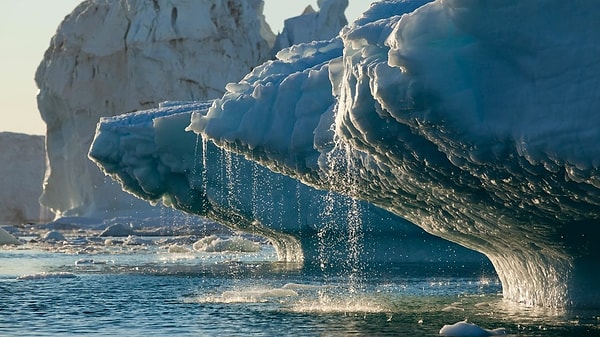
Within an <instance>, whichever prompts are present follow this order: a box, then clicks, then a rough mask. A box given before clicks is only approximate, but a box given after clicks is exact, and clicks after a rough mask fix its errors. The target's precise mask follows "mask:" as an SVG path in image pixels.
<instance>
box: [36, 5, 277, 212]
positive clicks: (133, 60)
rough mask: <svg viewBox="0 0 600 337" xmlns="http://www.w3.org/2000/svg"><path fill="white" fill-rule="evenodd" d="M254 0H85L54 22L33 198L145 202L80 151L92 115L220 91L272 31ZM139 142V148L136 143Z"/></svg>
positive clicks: (64, 204)
mask: <svg viewBox="0 0 600 337" xmlns="http://www.w3.org/2000/svg"><path fill="white" fill-rule="evenodd" d="M262 6H263V2H262V1H260V0H227V1H226V0H207V1H185V0H154V1H147V0H119V1H116V0H115V1H102V0H88V1H85V2H83V3H82V4H81V5H79V6H78V7H77V8H76V9H75V10H74V11H73V12H72V13H71V14H70V15H68V16H67V17H66V18H65V20H64V21H63V22H62V23H61V25H60V26H59V27H58V31H57V33H56V35H55V36H54V37H53V38H52V41H51V43H50V47H49V48H48V50H47V51H46V53H45V55H44V59H43V61H42V62H41V64H40V65H39V68H38V70H37V73H36V76H35V80H36V83H37V85H38V87H39V89H40V92H39V94H38V107H39V110H40V112H41V115H42V118H43V119H44V121H45V122H46V125H47V134H46V142H47V153H48V164H49V165H48V167H47V172H46V180H45V184H44V191H43V194H42V198H41V201H42V203H43V204H44V205H46V206H47V207H49V208H51V209H52V210H53V211H54V212H55V213H56V215H57V216H58V217H60V216H66V215H79V216H102V214H103V213H104V212H107V211H110V212H111V216H112V215H114V214H115V213H116V212H119V211H122V210H125V211H127V210H129V209H132V208H133V209H143V208H148V205H147V204H146V203H141V202H139V201H138V200H137V199H135V198H132V197H131V196H129V195H127V194H125V193H123V192H122V191H121V190H120V188H119V187H118V186H117V185H115V184H114V183H112V182H111V181H110V180H107V179H105V177H104V175H102V173H101V172H100V171H99V170H98V168H97V167H95V166H94V165H93V163H91V162H90V161H89V160H88V159H87V151H88V149H89V145H90V143H91V141H92V138H93V135H94V130H95V127H96V123H97V122H98V119H99V118H100V117H102V116H112V115H115V114H121V113H123V112H128V111H134V110H138V109H145V108H149V107H153V106H156V105H157V104H158V103H159V102H161V101H164V100H204V99H209V98H215V97H219V96H221V95H222V94H223V92H224V88H225V85H226V84H227V83H228V82H231V81H237V80H239V79H240V78H241V77H242V76H243V75H244V74H245V73H247V72H248V71H250V69H252V67H254V66H255V65H257V64H260V63H261V62H262V61H264V60H265V59H266V58H267V57H268V56H269V53H270V50H271V46H269V44H268V43H267V40H270V41H272V40H273V39H274V36H273V34H272V33H271V32H270V31H269V29H268V26H267V25H266V23H265V22H264V17H263V15H262ZM139 151H144V149H139Z"/></svg>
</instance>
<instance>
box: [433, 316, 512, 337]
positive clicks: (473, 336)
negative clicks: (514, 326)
mask: <svg viewBox="0 0 600 337" xmlns="http://www.w3.org/2000/svg"><path fill="white" fill-rule="evenodd" d="M440 335H442V336H448V337H483V336H499V335H506V330H505V329H504V328H498V329H494V330H488V329H484V328H482V327H480V326H478V325H476V324H473V323H468V322H467V321H466V320H465V321H462V322H457V323H454V324H451V325H444V326H443V327H442V328H441V329H440Z"/></svg>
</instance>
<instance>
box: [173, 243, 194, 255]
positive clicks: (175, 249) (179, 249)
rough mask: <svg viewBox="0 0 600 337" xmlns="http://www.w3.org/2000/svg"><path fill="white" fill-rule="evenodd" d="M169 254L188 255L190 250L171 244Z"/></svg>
mask: <svg viewBox="0 0 600 337" xmlns="http://www.w3.org/2000/svg"><path fill="white" fill-rule="evenodd" d="M168 251H169V253H174V254H186V253H189V252H190V250H189V249H188V248H187V247H185V246H183V245H179V244H173V245H171V246H169V249H168Z"/></svg>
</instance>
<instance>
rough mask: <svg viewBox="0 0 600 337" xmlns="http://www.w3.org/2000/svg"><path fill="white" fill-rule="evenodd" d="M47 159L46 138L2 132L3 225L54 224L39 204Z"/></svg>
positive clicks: (0, 214)
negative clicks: (50, 222) (49, 222)
mask: <svg viewBox="0 0 600 337" xmlns="http://www.w3.org/2000/svg"><path fill="white" fill-rule="evenodd" d="M45 158H46V156H45V154H44V137H43V136H33V135H26V134H21V133H12V132H0V224H23V223H29V222H31V223H39V222H42V221H48V220H51V219H49V217H50V215H51V214H50V212H49V211H48V210H46V209H45V208H43V207H42V206H41V205H40V203H39V198H40V195H41V194H42V183H43V181H44V170H45V167H46V159H45Z"/></svg>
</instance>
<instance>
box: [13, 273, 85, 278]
mask: <svg viewBox="0 0 600 337" xmlns="http://www.w3.org/2000/svg"><path fill="white" fill-rule="evenodd" d="M76 277H77V276H76V275H75V274H73V273H68V272H56V273H49V272H42V273H37V274H28V275H22V276H19V277H17V280H44V279H52V278H76Z"/></svg>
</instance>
